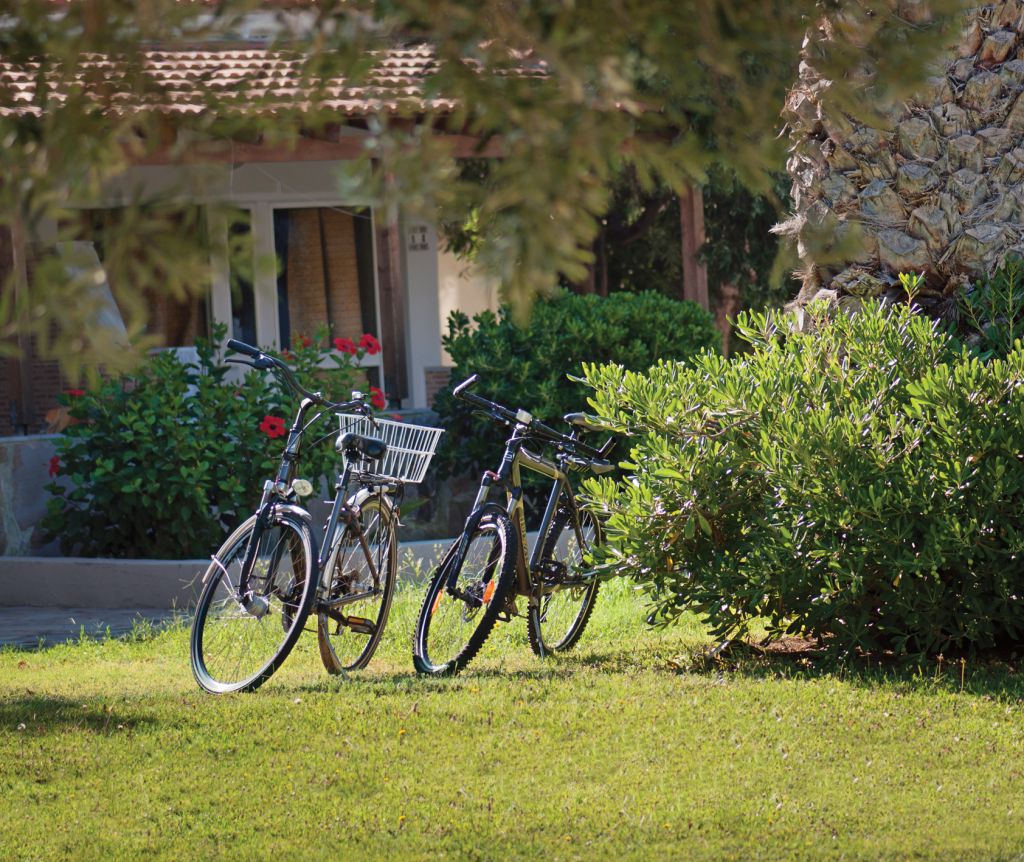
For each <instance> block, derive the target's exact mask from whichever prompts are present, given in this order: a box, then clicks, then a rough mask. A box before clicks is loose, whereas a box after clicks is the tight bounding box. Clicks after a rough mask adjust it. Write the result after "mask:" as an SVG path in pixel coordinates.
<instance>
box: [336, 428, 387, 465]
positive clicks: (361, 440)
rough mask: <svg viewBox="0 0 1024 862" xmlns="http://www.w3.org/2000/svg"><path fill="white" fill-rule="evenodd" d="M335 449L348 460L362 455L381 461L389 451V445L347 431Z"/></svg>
mask: <svg viewBox="0 0 1024 862" xmlns="http://www.w3.org/2000/svg"><path fill="white" fill-rule="evenodd" d="M334 448H335V449H337V450H338V451H339V452H343V453H344V454H345V457H346V458H355V457H357V456H359V455H362V456H363V457H364V458H369V459H370V460H371V461H379V460H380V459H381V458H383V457H384V454H385V453H386V452H387V451H388V444H387V443H385V442H384V441H383V440H378V439H377V438H376V437H364V436H363V435H362V434H356V433H355V432H354V431H346V432H345V433H344V434H342V435H341V436H340V437H339V438H338V442H337V443H335V444H334Z"/></svg>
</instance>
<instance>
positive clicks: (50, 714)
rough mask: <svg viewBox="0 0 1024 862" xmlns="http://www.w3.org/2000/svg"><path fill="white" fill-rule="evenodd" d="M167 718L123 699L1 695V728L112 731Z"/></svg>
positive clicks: (36, 731) (48, 732)
mask: <svg viewBox="0 0 1024 862" xmlns="http://www.w3.org/2000/svg"><path fill="white" fill-rule="evenodd" d="M163 724H165V722H162V721H158V720H157V719H156V718H154V717H153V716H152V715H148V714H145V713H143V712H140V711H138V710H135V709H131V708H126V707H125V706H124V704H122V703H103V702H97V701H96V700H95V698H88V699H85V700H84V701H83V700H78V699H72V698H67V697H54V696H52V695H40V694H33V693H28V694H24V695H21V696H18V697H0V731H7V732H14V733H25V734H27V735H29V736H48V735H52V734H56V733H65V732H67V731H68V730H78V731H81V732H83V733H90V734H96V735H110V734H113V733H124V732H125V731H129V730H137V729H139V728H144V727H155V726H157V725H163Z"/></svg>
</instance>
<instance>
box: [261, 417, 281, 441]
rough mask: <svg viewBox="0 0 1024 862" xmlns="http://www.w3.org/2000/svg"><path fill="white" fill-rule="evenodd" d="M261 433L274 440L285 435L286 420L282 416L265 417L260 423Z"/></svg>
mask: <svg viewBox="0 0 1024 862" xmlns="http://www.w3.org/2000/svg"><path fill="white" fill-rule="evenodd" d="M260 431H262V432H263V433H264V434H266V435H267V436H268V437H270V438H271V439H273V438H274V437H280V436H282V435H283V434H284V419H282V418H281V417H280V416H264V417H263V421H262V422H260Z"/></svg>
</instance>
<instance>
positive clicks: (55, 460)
mask: <svg viewBox="0 0 1024 862" xmlns="http://www.w3.org/2000/svg"><path fill="white" fill-rule="evenodd" d="M59 472H60V457H59V456H57V455H54V456H53V457H52V458H51V459H50V478H51V479H52V478H53V477H54V476H56V475H57V474H58V473H59Z"/></svg>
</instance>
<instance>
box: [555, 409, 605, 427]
mask: <svg viewBox="0 0 1024 862" xmlns="http://www.w3.org/2000/svg"><path fill="white" fill-rule="evenodd" d="M562 418H563V419H564V420H565V421H566V422H568V423H569V424H570V425H575V426H576V427H577V428H582V429H583V430H584V431H604V430H605V429H604V427H603V426H601V425H598V424H597V419H596V418H595V417H594V416H588V415H587V414H586V413H566V414H565V416H563V417H562Z"/></svg>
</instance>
